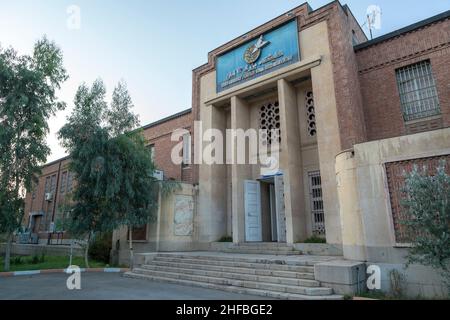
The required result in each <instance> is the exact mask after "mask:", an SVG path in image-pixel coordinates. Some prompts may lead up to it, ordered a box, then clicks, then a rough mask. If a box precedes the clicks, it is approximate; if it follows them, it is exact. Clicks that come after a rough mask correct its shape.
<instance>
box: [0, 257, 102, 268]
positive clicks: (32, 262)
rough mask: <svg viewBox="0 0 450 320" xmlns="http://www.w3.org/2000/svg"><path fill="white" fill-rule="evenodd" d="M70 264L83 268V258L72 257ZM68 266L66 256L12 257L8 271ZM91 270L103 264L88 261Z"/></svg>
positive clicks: (1, 262)
mask: <svg viewBox="0 0 450 320" xmlns="http://www.w3.org/2000/svg"><path fill="white" fill-rule="evenodd" d="M72 264H73V265H76V266H79V267H80V268H85V264H84V258H83V257H73V260H72ZM68 266H69V257H68V256H41V255H39V256H14V257H11V268H10V271H28V270H44V269H64V268H67V267H68ZM89 266H90V267H91V268H104V267H106V266H107V265H106V264H105V263H103V262H99V261H95V260H92V259H89ZM3 271H4V257H3V256H2V257H0V272H3Z"/></svg>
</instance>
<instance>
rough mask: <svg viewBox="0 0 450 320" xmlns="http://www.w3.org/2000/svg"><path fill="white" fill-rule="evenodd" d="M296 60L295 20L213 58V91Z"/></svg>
mask: <svg viewBox="0 0 450 320" xmlns="http://www.w3.org/2000/svg"><path fill="white" fill-rule="evenodd" d="M299 60H300V53H299V45H298V27H297V20H295V19H294V20H291V21H290V22H288V23H285V24H284V25H282V26H280V27H278V28H276V29H274V30H271V31H268V32H266V33H264V34H262V35H260V36H259V37H257V38H255V39H252V40H250V41H248V42H247V43H245V44H243V45H241V46H239V47H237V48H235V49H233V50H231V51H228V52H227V53H224V54H223V55H221V56H219V57H218V58H217V61H216V77H217V78H216V84H217V88H216V89H217V92H221V91H224V90H227V89H229V88H232V87H234V86H237V85H239V84H242V83H244V82H246V81H249V80H252V79H255V78H257V77H260V76H262V75H265V74H267V73H270V72H273V71H275V70H277V69H280V68H282V67H286V66H288V65H290V64H293V63H295V62H297V61H299Z"/></svg>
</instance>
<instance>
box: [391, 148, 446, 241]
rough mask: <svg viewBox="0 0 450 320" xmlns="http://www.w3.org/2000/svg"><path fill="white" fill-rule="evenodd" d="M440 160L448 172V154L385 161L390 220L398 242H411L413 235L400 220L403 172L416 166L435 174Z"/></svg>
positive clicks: (402, 211)
mask: <svg viewBox="0 0 450 320" xmlns="http://www.w3.org/2000/svg"><path fill="white" fill-rule="evenodd" d="M441 161H445V162H446V164H447V165H446V172H448V173H450V155H446V156H439V157H430V158H421V159H413V160H406V161H397V162H390V163H386V165H385V166H386V177H387V182H388V188H389V196H390V204H391V212H392V222H393V225H394V231H395V240H396V242H397V243H398V244H402V243H403V244H404V243H409V242H411V238H412V237H413V236H414V235H413V234H411V231H410V230H408V229H407V228H406V226H405V225H404V224H402V221H404V220H405V214H404V209H403V207H402V205H401V200H402V199H403V198H404V197H405V194H404V192H403V191H402V189H403V188H404V185H405V176H404V173H409V172H411V171H412V170H413V168H414V166H417V168H418V169H419V170H421V169H422V168H424V167H425V168H427V170H428V173H429V174H430V175H434V174H436V168H437V167H438V166H439V164H440V163H441Z"/></svg>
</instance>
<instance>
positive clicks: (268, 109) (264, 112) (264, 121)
mask: <svg viewBox="0 0 450 320" xmlns="http://www.w3.org/2000/svg"><path fill="white" fill-rule="evenodd" d="M259 128H260V129H261V130H267V132H264V133H263V134H262V135H261V139H262V145H264V146H267V145H271V144H272V143H273V142H278V143H281V134H280V128H281V120H280V104H279V103H278V101H274V102H269V103H266V104H264V105H263V106H261V108H260V109H259Z"/></svg>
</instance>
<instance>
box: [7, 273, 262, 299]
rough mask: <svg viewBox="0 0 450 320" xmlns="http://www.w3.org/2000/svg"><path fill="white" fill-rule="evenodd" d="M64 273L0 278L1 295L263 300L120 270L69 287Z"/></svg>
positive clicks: (92, 275)
mask: <svg viewBox="0 0 450 320" xmlns="http://www.w3.org/2000/svg"><path fill="white" fill-rule="evenodd" d="M67 277H68V275H65V274H48V275H35V276H26V277H25V276H21V277H12V278H0V299H1V300H20V299H30V300H35V299H44V300H80V299H87V300H122V299H125V300H134V299H140V300H252V299H253V300H261V299H262V297H258V296H249V295H242V294H234V293H229V292H222V291H216V290H210V289H203V288H195V287H186V286H180V285H175V284H169V283H160V282H152V281H147V280H139V279H130V278H124V277H122V276H121V275H120V274H117V273H82V274H81V290H73V291H71V290H68V289H67V287H66V280H67Z"/></svg>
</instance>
